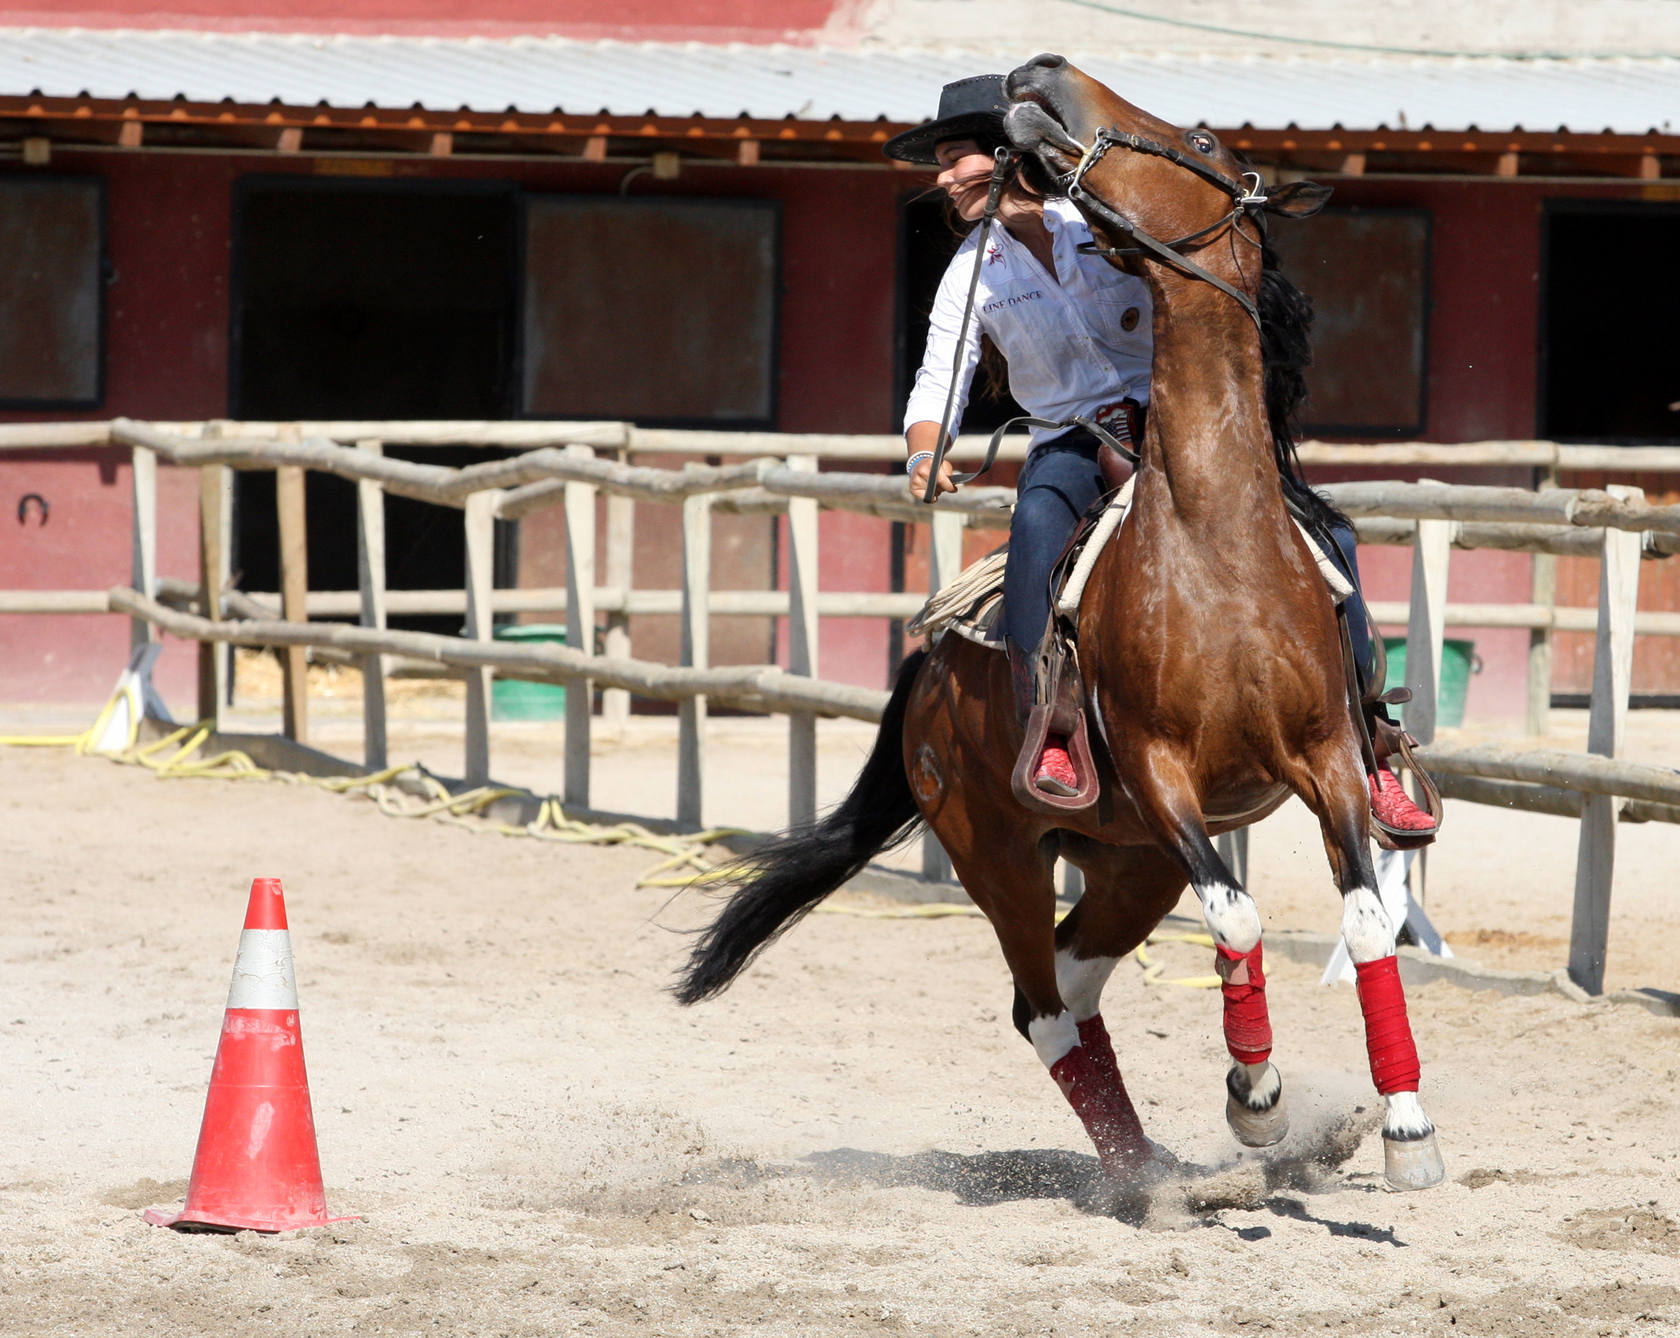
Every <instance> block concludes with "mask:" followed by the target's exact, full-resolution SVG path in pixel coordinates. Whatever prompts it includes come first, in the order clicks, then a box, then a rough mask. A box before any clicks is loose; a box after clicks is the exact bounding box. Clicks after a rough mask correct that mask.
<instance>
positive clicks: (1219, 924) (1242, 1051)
mask: <svg viewBox="0 0 1680 1338" xmlns="http://www.w3.org/2000/svg"><path fill="white" fill-rule="evenodd" d="M1128 774H1133V775H1142V776H1147V777H1148V778H1149V779H1150V781H1151V782H1152V784H1151V785H1150V786H1149V787H1148V790H1147V791H1145V790H1144V788H1143V787H1141V786H1139V787H1136V792H1135V794H1134V798H1136V799H1137V801H1138V809H1139V812H1140V814H1142V816H1143V818H1144V820H1145V821H1146V822H1147V823H1149V825H1150V826H1151V828H1152V829H1153V831H1154V833H1155V835H1156V838H1157V839H1158V840H1159V841H1160V842H1161V843H1162V845H1163V846H1164V847H1165V848H1166V849H1167V850H1168V851H1170V852H1171V855H1172V858H1173V859H1174V861H1175V862H1176V863H1177V865H1178V867H1179V868H1180V869H1182V870H1183V873H1184V874H1185V875H1186V876H1187V877H1188V880H1189V882H1190V885H1191V886H1192V887H1194V888H1195V889H1196V899H1197V900H1198V901H1199V902H1200V903H1201V907H1202V918H1203V920H1204V921H1205V922H1206V923H1207V927H1208V932H1209V933H1210V934H1212V935H1213V941H1214V969H1215V970H1216V971H1217V972H1218V973H1219V978H1220V981H1221V994H1222V995H1223V999H1224V1018H1223V1021H1224V1028H1225V1048H1226V1050H1227V1051H1228V1052H1229V1053H1230V1056H1231V1067H1230V1069H1229V1070H1228V1071H1227V1072H1226V1074H1225V1093H1226V1099H1225V1120H1226V1123H1228V1124H1229V1125H1230V1127H1231V1132H1232V1134H1234V1135H1235V1136H1236V1138H1237V1141H1238V1142H1240V1143H1242V1144H1244V1145H1245V1146H1248V1147H1269V1146H1271V1145H1272V1144H1274V1143H1277V1142H1278V1141H1280V1140H1281V1139H1282V1138H1283V1136H1284V1134H1286V1133H1287V1132H1288V1130H1289V1115H1288V1111H1287V1108H1286V1107H1285V1105H1284V1101H1283V1078H1282V1075H1281V1074H1280V1073H1279V1072H1278V1069H1277V1066H1276V1065H1275V1064H1273V1063H1272V1022H1271V1015H1270V1013H1269V1011H1268V1009H1267V1007H1266V973H1265V967H1264V960H1263V954H1262V949H1261V943H1260V911H1259V908H1258V907H1256V906H1255V904H1254V898H1253V897H1251V896H1249V894H1248V893H1247V892H1246V891H1245V890H1244V889H1243V888H1242V886H1241V885H1240V884H1239V883H1238V882H1237V878H1236V875H1235V874H1233V873H1232V872H1231V869H1230V867H1229V866H1228V865H1227V864H1226V863H1225V861H1224V860H1223V859H1221V858H1220V855H1219V852H1218V850H1217V849H1216V848H1215V847H1214V844H1213V842H1212V840H1211V839H1209V837H1208V834H1207V827H1206V825H1205V823H1204V821H1203V818H1202V814H1201V809H1200V805H1199V804H1198V803H1197V801H1196V799H1195V794H1194V791H1193V789H1192V788H1191V784H1190V780H1189V777H1188V776H1187V775H1186V773H1185V772H1184V770H1183V768H1182V766H1181V765H1180V764H1179V763H1178V762H1177V760H1176V759H1175V758H1173V757H1172V756H1170V755H1168V754H1166V753H1164V752H1162V751H1160V750H1157V751H1156V753H1155V755H1154V756H1152V757H1151V758H1150V764H1149V766H1148V767H1147V768H1142V769H1139V770H1136V771H1131V772H1129V773H1128Z"/></svg>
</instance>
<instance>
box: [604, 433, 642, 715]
mask: <svg viewBox="0 0 1680 1338" xmlns="http://www.w3.org/2000/svg"><path fill="white" fill-rule="evenodd" d="M629 457H630V453H629V452H628V451H625V450H619V451H615V452H613V458H614V459H616V460H618V461H619V462H620V463H622V464H628V463H630V458H629ZM635 556H636V499H635V498H633V497H621V496H619V495H618V494H617V493H613V494H612V495H610V496H609V497H608V498H607V585H608V586H609V587H610V588H612V589H613V590H616V591H618V592H620V594H622V595H624V596H628V595H629V593H630V591H631V589H632V587H633V586H634V585H635V583H636V577H635ZM602 649H603V650H605V651H606V653H607V654H608V655H610V656H612V657H613V658H615V659H626V660H627V659H629V658H630V615H629V613H628V612H626V611H625V610H624V609H623V608H617V609H611V610H609V611H608V613H607V626H606V633H605V639H604V643H603V645H602ZM629 719H630V694H629V692H627V691H626V690H625V689H623V688H603V689H602V690H601V723H602V724H603V725H605V726H606V727H607V728H609V729H610V730H612V731H613V732H614V733H615V734H617V735H618V736H620V737H622V736H623V734H624V727H625V725H626V724H627V723H628V722H629Z"/></svg>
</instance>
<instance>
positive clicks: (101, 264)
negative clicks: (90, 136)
mask: <svg viewBox="0 0 1680 1338" xmlns="http://www.w3.org/2000/svg"><path fill="white" fill-rule="evenodd" d="M0 255H4V256H5V257H6V263H5V264H4V265H0V405H3V406H5V407H7V408H29V409H76V408H93V407H95V406H97V405H98V404H99V403H100V401H101V400H102V399H103V398H104V385H103V379H104V366H105V339H104V321H105V191H104V182H102V181H100V180H98V179H96V178H78V177H29V178H23V179H19V178H11V179H8V180H6V181H5V182H3V183H0Z"/></svg>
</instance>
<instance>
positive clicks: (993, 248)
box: [986, 242, 1003, 265]
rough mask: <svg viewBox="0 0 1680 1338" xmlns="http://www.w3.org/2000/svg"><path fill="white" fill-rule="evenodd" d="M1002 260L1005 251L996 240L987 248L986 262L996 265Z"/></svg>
mask: <svg viewBox="0 0 1680 1338" xmlns="http://www.w3.org/2000/svg"><path fill="white" fill-rule="evenodd" d="M1002 260H1003V251H1002V249H1001V248H1000V247H999V246H998V244H997V243H996V242H993V243H992V244H991V245H990V246H988V247H987V248H986V263H987V264H988V265H996V264H1000V263H1001V262H1002Z"/></svg>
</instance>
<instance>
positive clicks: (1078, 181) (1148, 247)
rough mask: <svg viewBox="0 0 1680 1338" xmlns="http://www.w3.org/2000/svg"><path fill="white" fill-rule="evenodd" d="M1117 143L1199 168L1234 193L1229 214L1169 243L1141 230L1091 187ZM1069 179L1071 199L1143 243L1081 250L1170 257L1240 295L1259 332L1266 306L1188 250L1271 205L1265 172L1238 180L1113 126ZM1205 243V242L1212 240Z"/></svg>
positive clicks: (1108, 255)
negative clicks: (1088, 177)
mask: <svg viewBox="0 0 1680 1338" xmlns="http://www.w3.org/2000/svg"><path fill="white" fill-rule="evenodd" d="M1115 147H1119V148H1123V149H1130V150H1131V151H1132V152H1134V153H1147V154H1150V155H1152V156H1153V157H1156V158H1165V159H1166V160H1167V161H1168V162H1170V163H1173V164H1174V165H1175V166H1178V167H1182V168H1184V169H1185V170H1186V171H1189V172H1194V173H1195V174H1196V175H1197V176H1199V177H1201V178H1202V179H1203V180H1204V181H1207V182H1210V183H1212V184H1213V185H1215V186H1218V187H1219V189H1220V190H1222V191H1224V192H1225V193H1226V194H1227V195H1229V196H1230V197H1231V200H1232V201H1233V203H1232V207H1231V211H1230V212H1229V213H1228V214H1226V215H1225V216H1224V217H1222V218H1220V219H1217V220H1216V221H1214V222H1212V223H1210V224H1208V225H1207V227H1205V228H1198V229H1197V230H1196V231H1195V232H1190V233H1186V234H1185V235H1184V236H1182V237H1178V238H1175V239H1174V240H1172V241H1170V242H1163V241H1162V240H1161V239H1160V238H1158V237H1154V236H1151V235H1150V234H1149V233H1147V232H1145V231H1143V229H1141V228H1139V227H1138V226H1137V225H1136V224H1135V223H1133V222H1132V221H1131V220H1130V219H1128V218H1125V217H1124V216H1122V215H1121V214H1120V213H1119V212H1118V211H1116V210H1115V209H1114V207H1113V206H1112V205H1110V204H1109V203H1108V202H1107V201H1106V200H1104V199H1102V197H1100V196H1098V195H1093V194H1092V193H1091V192H1090V191H1088V190H1087V189H1085V186H1084V180H1085V174H1086V173H1087V172H1089V171H1090V170H1091V169H1092V168H1093V167H1095V166H1096V164H1097V163H1098V162H1099V161H1100V160H1101V159H1102V156H1103V155H1104V154H1105V153H1107V152H1108V151H1109V150H1110V149H1111V148H1115ZM1063 180H1066V181H1067V183H1068V185H1067V197H1068V199H1070V200H1072V201H1074V203H1076V204H1079V205H1080V206H1081V207H1082V208H1085V209H1087V210H1089V211H1090V212H1091V213H1093V214H1095V215H1097V217H1098V218H1099V219H1100V220H1101V221H1102V223H1103V225H1104V226H1105V227H1107V228H1111V229H1113V230H1115V231H1117V232H1121V233H1124V234H1125V235H1126V236H1128V237H1130V238H1131V239H1132V240H1133V241H1134V242H1136V243H1137V245H1136V246H1135V247H1125V248H1122V247H1114V246H1098V245H1097V244H1096V243H1095V242H1086V243H1084V244H1083V245H1081V246H1080V248H1079V249H1080V250H1081V251H1083V252H1085V253H1087V254H1089V255H1099V256H1103V257H1106V258H1111V259H1112V258H1114V257H1118V256H1131V255H1141V254H1143V253H1144V252H1148V253H1150V254H1152V255H1154V256H1156V257H1157V258H1158V259H1160V260H1163V261H1165V262H1166V263H1167V264H1169V265H1171V266H1172V267H1173V268H1174V269H1177V270H1179V271H1180V272H1181V273H1184V274H1188V275H1190V276H1191V277H1192V278H1195V279H1201V280H1203V281H1204V282H1206V283H1210V284H1212V285H1213V286H1214V287H1215V288H1217V289H1219V291H1220V292H1222V293H1225V294H1227V295H1228V296H1230V297H1232V298H1235V299H1236V301H1237V303H1238V305H1239V306H1241V307H1242V309H1243V310H1244V311H1246V312H1247V313H1248V317H1249V319H1250V320H1252V321H1253V322H1254V328H1255V329H1256V330H1259V329H1260V308H1259V307H1258V306H1256V305H1255V302H1254V299H1253V298H1251V297H1250V296H1249V295H1248V294H1247V293H1245V292H1243V291H1242V290H1241V289H1240V288H1236V287H1234V286H1232V285H1231V284H1229V283H1226V282H1225V280H1224V279H1222V278H1220V277H1219V276H1218V275H1217V274H1214V273H1212V272H1210V271H1209V270H1206V269H1203V268H1202V266H1200V265H1198V264H1197V263H1196V262H1195V261H1193V260H1191V259H1190V258H1189V257H1188V256H1186V255H1185V254H1184V250H1185V249H1186V248H1187V247H1188V246H1189V243H1191V242H1197V241H1201V240H1202V239H1203V238H1204V237H1207V236H1209V234H1211V233H1215V232H1218V231H1220V230H1221V229H1222V228H1225V227H1227V226H1235V224H1236V223H1237V222H1238V220H1240V219H1241V218H1243V217H1244V216H1245V215H1248V214H1250V213H1251V212H1254V211H1258V210H1261V209H1264V208H1265V207H1266V204H1267V202H1268V197H1267V196H1266V194H1265V185H1264V183H1263V182H1262V181H1261V179H1260V174H1259V173H1258V172H1244V173H1243V175H1242V179H1241V180H1240V181H1238V180H1235V179H1233V178H1231V177H1228V176H1226V175H1225V174H1224V173H1223V172H1221V171H1218V170H1217V169H1216V168H1213V167H1210V166H1208V164H1206V163H1204V162H1201V161H1199V160H1197V159H1195V158H1192V157H1191V156H1190V155H1189V154H1187V153H1185V152H1184V151H1183V150H1182V149H1177V148H1174V147H1173V146H1172V145H1170V144H1163V143H1162V142H1161V141H1160V140H1156V139H1149V138H1146V137H1145V136H1143V135H1137V134H1133V133H1131V132H1130V131H1118V130H1111V129H1109V128H1108V127H1107V126H1104V127H1103V128H1102V129H1100V130H1098V131H1097V135H1096V138H1095V140H1093V141H1092V143H1091V146H1090V147H1089V148H1087V149H1086V150H1085V151H1084V154H1083V156H1082V157H1081V158H1080V160H1079V165H1078V166H1077V167H1075V168H1074V169H1073V171H1072V172H1069V173H1067V174H1066V176H1065V177H1064V178H1063ZM1236 233H1237V236H1239V237H1241V238H1242V239H1243V240H1244V241H1245V242H1247V243H1249V245H1251V246H1258V245H1259V242H1257V241H1256V240H1255V239H1254V238H1253V237H1250V236H1249V235H1248V234H1247V233H1245V232H1244V231H1243V230H1242V229H1241V228H1237V229H1236ZM1203 244H1204V245H1205V244H1206V243H1203ZM1198 249H1199V248H1198Z"/></svg>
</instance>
